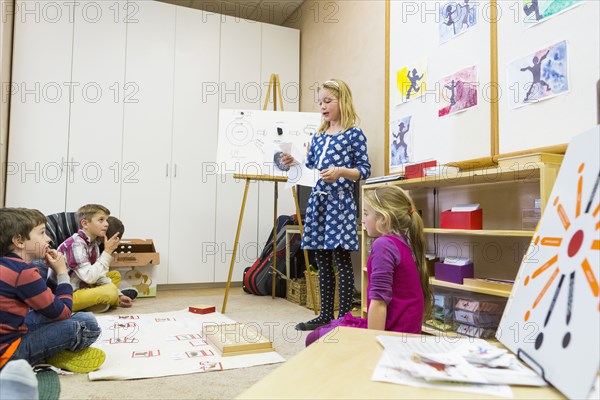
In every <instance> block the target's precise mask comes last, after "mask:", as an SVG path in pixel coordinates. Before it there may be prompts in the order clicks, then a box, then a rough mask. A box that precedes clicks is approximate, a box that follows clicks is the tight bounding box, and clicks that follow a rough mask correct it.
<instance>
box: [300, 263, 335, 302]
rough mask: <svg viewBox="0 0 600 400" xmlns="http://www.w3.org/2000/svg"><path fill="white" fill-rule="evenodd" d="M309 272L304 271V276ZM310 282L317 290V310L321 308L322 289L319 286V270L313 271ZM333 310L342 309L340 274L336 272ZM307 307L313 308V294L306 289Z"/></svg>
mask: <svg viewBox="0 0 600 400" xmlns="http://www.w3.org/2000/svg"><path fill="white" fill-rule="evenodd" d="M307 275H308V273H307V272H306V271H304V276H305V277H307ZM310 279H311V280H310V283H311V285H312V287H313V290H314V291H315V301H316V302H317V311H320V310H321V290H320V288H319V274H318V272H311V274H310ZM333 299H334V300H333V310H334V311H337V310H339V309H340V294H339V279H338V274H337V273H336V274H335V294H334V295H333ZM306 307H307V308H310V309H311V310H313V309H314V308H313V302H312V296H311V295H310V293H309V292H308V289H307V290H306Z"/></svg>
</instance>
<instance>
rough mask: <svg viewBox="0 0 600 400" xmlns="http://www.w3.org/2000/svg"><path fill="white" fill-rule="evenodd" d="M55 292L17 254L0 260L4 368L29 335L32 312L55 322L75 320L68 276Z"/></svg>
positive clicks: (61, 278)
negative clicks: (24, 337)
mask: <svg viewBox="0 0 600 400" xmlns="http://www.w3.org/2000/svg"><path fill="white" fill-rule="evenodd" d="M55 293H56V294H55ZM55 293H52V291H51V290H50V289H49V288H48V286H47V285H46V281H45V279H43V278H42V277H41V276H40V274H39V272H38V270H37V268H35V267H34V266H32V265H30V264H27V263H26V262H24V261H23V260H22V259H21V258H19V257H18V256H17V255H15V254H11V253H9V254H7V255H6V256H5V257H0V368H2V366H3V365H4V363H6V361H8V358H10V356H12V354H13V353H14V351H15V350H16V347H17V346H18V342H20V341H21V338H22V337H23V336H25V335H26V334H27V326H26V325H25V322H24V321H25V315H26V314H27V313H28V312H29V310H30V309H33V310H35V311H37V312H39V313H40V314H42V315H44V316H45V317H47V318H50V319H52V320H54V321H60V320H63V319H67V318H70V317H71V309H72V307H73V288H72V287H71V285H70V284H69V278H68V276H67V275H66V274H65V275H60V276H59V277H58V285H57V287H56V291H55Z"/></svg>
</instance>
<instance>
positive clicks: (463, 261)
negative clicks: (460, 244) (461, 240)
mask: <svg viewBox="0 0 600 400" xmlns="http://www.w3.org/2000/svg"><path fill="white" fill-rule="evenodd" d="M444 264H448V265H458V266H462V265H467V264H471V259H470V258H469V257H446V258H444Z"/></svg>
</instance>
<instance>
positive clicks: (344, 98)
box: [318, 79, 360, 134]
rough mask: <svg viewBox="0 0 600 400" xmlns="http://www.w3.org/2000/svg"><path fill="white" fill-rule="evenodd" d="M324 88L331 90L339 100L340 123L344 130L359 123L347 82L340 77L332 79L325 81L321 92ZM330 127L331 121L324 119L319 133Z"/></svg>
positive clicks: (320, 88)
mask: <svg viewBox="0 0 600 400" xmlns="http://www.w3.org/2000/svg"><path fill="white" fill-rule="evenodd" d="M323 89H327V90H329V92H330V93H331V94H332V95H333V96H334V97H335V98H336V99H337V100H338V104H339V107H340V124H341V126H342V130H343V131H347V130H348V129H350V128H352V127H353V126H356V125H358V123H359V122H360V118H358V115H357V114H356V111H354V103H353V102H352V92H351V91H350V88H349V87H348V85H347V84H346V82H344V81H342V80H340V79H330V80H328V81H325V82H323V84H322V85H321V86H320V87H319V89H318V91H319V92H320V91H321V90H323ZM328 128H329V122H327V121H325V120H322V121H321V126H320V127H319V130H318V133H319V134H320V133H323V132H325V131H327V129H328Z"/></svg>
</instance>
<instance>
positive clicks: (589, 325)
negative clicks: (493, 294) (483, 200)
mask: <svg viewBox="0 0 600 400" xmlns="http://www.w3.org/2000/svg"><path fill="white" fill-rule="evenodd" d="M598 148H600V126H596V127H595V128H593V129H591V130H589V131H587V132H585V133H583V134H580V135H578V136H575V137H574V138H573V140H572V141H571V143H570V144H569V147H568V149H567V153H566V154H565V158H564V160H563V163H562V165H561V167H560V170H559V172H558V176H557V179H556V182H555V183H554V187H553V188H552V193H551V194H550V197H549V199H548V205H547V206H546V209H545V211H544V214H543V215H542V219H541V220H540V222H539V224H538V228H537V230H536V232H535V234H534V236H533V239H532V241H531V244H530V246H529V250H528V251H527V254H525V257H524V258H523V261H522V263H521V267H520V269H519V273H518V275H517V280H516V282H515V284H514V286H513V290H512V295H511V297H510V299H509V302H508V304H507V306H506V309H505V311H504V315H503V317H502V321H501V322H500V327H499V329H498V331H497V334H496V337H497V338H498V340H500V341H501V342H502V343H503V344H504V345H505V346H506V347H508V348H509V349H510V350H511V351H513V352H514V353H517V354H518V355H519V356H520V357H521V358H522V359H523V360H524V361H525V362H527V363H528V364H529V365H530V366H531V367H532V368H533V369H534V370H536V371H537V372H538V373H540V374H543V377H544V379H546V380H547V381H548V382H550V383H551V384H553V385H554V386H555V387H556V388H557V389H558V390H560V391H561V392H562V393H563V394H565V395H566V396H567V397H568V398H571V399H587V398H590V397H588V395H589V392H590V390H591V388H592V385H593V383H594V382H595V380H596V374H597V372H598V364H599V361H600V360H599V357H600V356H599V354H600V342H598V337H599V335H600V318H599V316H600V304H599V301H598V298H599V286H598V279H599V278H600V236H599V233H600V191H599V187H598V183H599V180H600V162H599V160H598Z"/></svg>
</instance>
